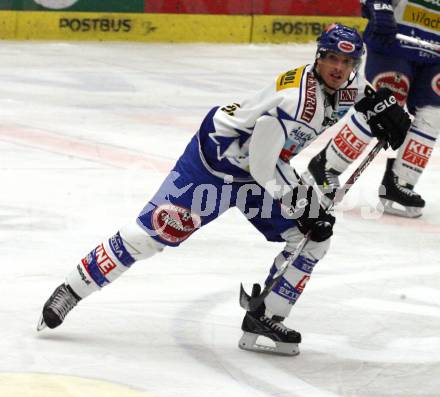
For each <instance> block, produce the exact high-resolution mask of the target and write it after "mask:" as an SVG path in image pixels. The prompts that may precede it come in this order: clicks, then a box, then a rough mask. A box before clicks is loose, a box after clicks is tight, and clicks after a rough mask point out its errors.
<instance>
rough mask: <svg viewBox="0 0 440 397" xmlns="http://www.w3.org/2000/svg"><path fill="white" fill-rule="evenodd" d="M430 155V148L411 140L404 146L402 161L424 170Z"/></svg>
mask: <svg viewBox="0 0 440 397" xmlns="http://www.w3.org/2000/svg"><path fill="white" fill-rule="evenodd" d="M431 153H432V147H429V146H426V145H424V144H423V143H420V142H417V141H415V140H414V139H411V140H410V141H409V142H408V144H407V145H406V148H405V152H404V153H403V160H405V161H407V162H408V163H411V164H414V165H416V166H417V167H420V168H425V167H426V164H427V163H428V160H429V157H430V156H431Z"/></svg>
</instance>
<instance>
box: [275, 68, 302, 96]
mask: <svg viewBox="0 0 440 397" xmlns="http://www.w3.org/2000/svg"><path fill="white" fill-rule="evenodd" d="M304 68H305V66H301V67H300V68H297V69H294V70H289V71H288V72H286V73H283V74H282V75H280V76H279V77H278V79H277V91H280V90H284V89H286V88H298V87H299V86H300V84H301V77H302V75H303V72H304Z"/></svg>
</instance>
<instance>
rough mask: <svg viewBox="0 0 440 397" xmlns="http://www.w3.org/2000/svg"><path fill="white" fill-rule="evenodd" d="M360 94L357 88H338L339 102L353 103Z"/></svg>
mask: <svg viewBox="0 0 440 397" xmlns="http://www.w3.org/2000/svg"><path fill="white" fill-rule="evenodd" d="M357 94H358V90H357V88H344V89H342V90H338V102H339V103H340V104H344V105H346V104H350V105H351V104H353V103H354V101H355V99H356V96H357Z"/></svg>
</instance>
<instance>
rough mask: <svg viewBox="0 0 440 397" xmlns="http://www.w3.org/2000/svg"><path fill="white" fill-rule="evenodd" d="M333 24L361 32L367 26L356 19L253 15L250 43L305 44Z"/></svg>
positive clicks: (365, 21) (361, 20)
mask: <svg viewBox="0 0 440 397" xmlns="http://www.w3.org/2000/svg"><path fill="white" fill-rule="evenodd" d="M333 22H340V23H343V24H344V25H348V26H351V27H353V28H356V29H358V30H359V31H361V32H362V31H363V30H364V29H365V26H366V24H367V20H366V19H362V18H358V17H320V16H313V17H312V16H301V17H294V16H285V15H278V16H269V15H255V16H254V24H253V30H252V42H256V43H289V42H293V43H307V42H310V41H313V40H316V37H317V36H319V35H320V34H321V32H322V31H323V30H325V28H326V27H327V26H328V25H330V24H331V23H333Z"/></svg>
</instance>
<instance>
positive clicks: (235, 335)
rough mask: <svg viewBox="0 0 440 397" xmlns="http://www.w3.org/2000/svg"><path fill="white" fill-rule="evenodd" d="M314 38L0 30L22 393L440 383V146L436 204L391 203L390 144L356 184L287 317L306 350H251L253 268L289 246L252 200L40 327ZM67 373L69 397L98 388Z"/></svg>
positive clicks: (4, 350)
mask: <svg viewBox="0 0 440 397" xmlns="http://www.w3.org/2000/svg"><path fill="white" fill-rule="evenodd" d="M313 54H314V47H313V46H312V45H306V46H299V45H290V46H285V45H277V46H270V45H265V46H255V45H254V46H239V45H237V46H226V45H225V46H220V45H145V44H124V43H55V42H50V43H45V42H38V43H33V42H5V41H3V42H1V45H0V59H1V62H0V87H1V88H0V115H1V116H0V151H1V154H0V164H1V171H0V172H1V185H2V188H1V205H0V233H1V239H0V253H1V258H2V266H1V277H0V291H1V300H0V324H1V327H0V355H1V357H2V359H1V360H0V380H1V379H6V380H7V379H9V381H10V379H11V377H12V375H9V374H11V373H13V374H15V375H17V376H18V375H20V376H21V379H22V382H21V386H22V387H23V389H22V391H21V392H16V393H15V395H14V397H15V396H18V397H27V396H30V395H33V394H31V391H29V390H27V389H26V388H25V386H26V383H27V380H29V382H30V380H31V378H32V377H31V375H30V374H33V373H38V374H60V375H67V376H69V377H70V376H73V377H74V378H72V379H80V378H86V379H95V380H101V381H106V382H111V383H112V384H116V385H120V386H121V385H122V386H124V385H125V386H126V387H129V388H132V389H133V390H134V391H137V392H138V393H139V395H142V396H143V395H145V396H150V397H199V396H200V397H202V396H203V397H205V396H210V397H224V396H234V397H235V396H237V397H260V396H261V397H263V396H264V397H269V396H271V397H275V396H276V397H281V396H282V397H287V396H289V397H330V396H356V397H369V396H374V397H379V396H393V397H396V396H399V397H403V396H405V397H413V396H424V397H427V396H432V397H433V396H440V261H439V255H438V253H439V235H440V190H439V189H438V186H439V185H440V174H439V172H440V153H439V152H434V154H433V157H432V158H431V161H430V164H429V166H428V168H427V170H426V172H425V174H424V175H423V177H422V179H421V181H420V183H419V185H418V186H417V190H418V191H419V192H420V193H421V194H422V195H423V196H424V197H425V199H426V201H427V207H426V209H425V212H424V215H423V217H422V218H420V219H416V220H405V219H401V218H397V217H392V216H381V215H380V213H379V212H378V211H377V210H376V205H377V201H378V200H377V188H378V185H379V183H380V180H381V178H382V174H383V171H384V167H385V160H386V155H387V154H385V153H381V154H380V155H379V157H378V158H377V159H376V160H375V162H374V163H373V164H372V165H371V166H370V168H369V169H368V170H367V172H366V173H365V175H363V176H362V177H361V179H360V180H359V181H358V183H357V185H356V186H355V187H354V188H353V190H352V191H351V192H350V193H349V196H348V197H347V198H346V201H344V204H343V205H342V206H341V207H340V209H339V210H338V221H337V224H336V227H335V236H334V238H333V240H332V247H331V250H330V252H329V253H328V255H327V256H326V257H325V258H324V260H322V261H321V262H320V263H319V264H318V265H317V267H316V268H315V272H314V274H313V277H312V279H311V281H310V282H309V284H308V286H307V288H306V290H305V291H304V294H303V296H302V297H301V299H300V300H299V301H298V303H297V305H296V306H295V307H294V309H293V311H292V315H291V316H290V317H289V318H288V320H286V324H287V325H288V326H290V327H292V328H294V329H296V330H298V331H300V332H301V333H302V335H303V342H302V344H301V345H300V349H301V354H300V355H299V356H296V357H277V356H271V355H265V354H258V353H251V352H245V351H241V350H239V349H238V348H237V342H238V339H239V338H240V336H241V330H240V325H241V320H242V317H243V314H244V312H243V310H242V309H241V308H240V307H239V304H238V293H239V285H240V282H243V283H244V284H245V286H246V287H247V289H248V290H249V289H250V286H251V284H252V283H253V282H257V281H259V282H263V281H264V279H265V277H266V273H267V271H268V269H269V267H270V265H271V263H272V259H273V257H274V256H275V255H276V254H277V253H278V252H279V251H280V250H281V249H282V247H283V245H282V244H277V243H268V242H266V241H265V240H264V238H263V237H262V236H261V235H259V234H258V232H256V231H255V230H254V228H253V227H252V226H251V225H250V224H249V223H248V222H247V221H246V219H245V218H244V217H243V216H242V215H241V214H240V213H239V211H237V210H235V209H232V210H230V211H229V212H227V213H226V214H224V215H223V216H222V217H220V218H219V219H218V220H216V221H215V222H212V223H211V224H209V225H208V226H206V227H205V228H203V229H202V230H201V231H198V232H196V233H195V234H194V235H193V236H192V237H191V238H190V239H189V240H188V241H187V242H185V243H184V244H183V245H182V246H181V247H180V248H178V249H167V250H166V251H165V252H163V253H162V254H160V255H157V256H155V257H154V258H152V259H150V260H148V261H144V262H138V263H136V264H135V265H134V266H133V267H132V268H131V269H130V271H128V272H127V273H125V275H124V276H123V277H122V278H121V279H120V280H118V281H117V282H115V283H114V284H112V285H111V286H109V287H107V288H105V289H103V290H102V291H101V292H99V293H96V294H94V295H92V296H90V297H89V298H87V299H86V300H84V301H83V302H81V303H80V304H79V306H78V307H77V308H75V309H74V310H73V311H72V313H71V314H70V315H69V316H68V318H67V319H66V322H65V323H64V324H63V325H62V326H61V327H59V328H58V329H56V330H53V331H51V330H45V331H43V332H41V333H39V334H38V333H37V332H36V330H35V327H36V323H37V320H38V317H39V315H40V311H41V309H42V306H43V304H44V302H45V301H46V299H47V298H48V296H49V295H50V294H51V293H52V291H53V289H54V288H55V287H56V286H57V285H58V284H60V283H61V282H62V281H63V278H64V277H65V275H66V274H67V273H68V272H70V271H71V269H73V268H74V267H75V266H76V264H77V262H78V261H79V260H80V259H81V258H82V257H84V255H85V254H87V253H88V252H89V251H90V250H91V249H93V248H94V247H95V246H96V245H97V244H98V243H100V242H101V241H102V240H103V239H105V238H108V237H109V236H111V235H113V234H114V233H115V232H116V231H117V230H118V228H119V227H120V226H122V225H123V224H125V223H127V222H128V221H130V220H131V219H133V218H134V217H136V216H137V214H138V212H139V211H140V210H141V209H142V207H143V206H144V204H145V203H146V202H147V201H148V199H149V198H150V196H152V194H153V193H155V191H156V189H157V188H158V186H159V184H160V183H161V181H162V179H163V178H164V177H165V176H166V174H167V172H168V170H170V169H171V167H172V166H173V164H174V161H175V160H176V159H177V157H178V156H179V155H180V153H181V152H182V151H183V149H184V147H185V146H186V144H187V142H188V141H189V139H190V138H191V136H192V135H193V134H194V133H195V132H196V130H197V128H198V125H199V122H200V121H201V119H202V117H203V116H204V114H205V113H206V112H207V111H208V110H209V109H210V108H211V107H212V106H215V105H219V104H229V103H232V102H235V101H240V99H242V98H244V97H245V96H247V95H248V94H249V93H251V92H253V91H256V90H258V89H259V88H261V87H263V86H264V85H266V84H268V83H269V82H270V81H272V79H274V78H275V77H276V76H277V75H278V74H279V73H281V72H284V71H286V70H289V69H291V68H293V67H295V66H299V65H301V64H304V63H310V62H311V61H312V60H313V56H314V55H313ZM327 139H329V137H328V136H326V135H325V134H324V135H323V136H321V137H320V138H319V139H318V140H317V141H316V143H314V144H313V145H312V146H311V147H310V148H308V149H307V150H306V151H304V152H303V153H302V154H301V155H300V156H299V157H298V158H297V159H295V160H294V164H295V166H296V167H297V168H298V169H299V170H300V171H302V170H304V169H305V167H306V164H307V162H308V160H309V159H310V158H311V156H312V155H313V154H314V153H316V152H317V151H319V149H320V148H322V146H323V145H324V144H325V142H326V141H327ZM390 154H391V153H390ZM2 376H3V378H2ZM5 382H6V381H5ZM5 382H3V386H1V383H2V382H0V395H2V396H5V397H6V396H7V397H9V395H8V394H7V393H6V392H5V391H4V390H5V387H6V386H5V384H6V383H7V382H6V383H5ZM29 385H30V383H29ZM60 385H61V383H60V384H59V385H58V386H59V387H60V389H59V390H61V391H60V392H59V393H58V394H56V393H55V394H54V395H59V396H74V397H77V396H78V395H80V394H78V392H77V389H75V387H74V386H71V389H69V391H66V390H64V389H62V387H61V386H60ZM2 387H3V389H2ZM46 387H47V394H46V395H47V396H48V395H51V396H52V394H50V393H49V392H50V390H49V389H50V388H53V387H54V383H51V384H48V385H47V386H46ZM115 387H116V386H115ZM2 390H3V392H2ZM11 390H12V389H11ZM20 390H21V389H20ZM26 390H27V391H26ZM51 390H52V389H51ZM75 390H76V391H75ZM102 390H104V389H102ZM52 391H53V390H52ZM134 391H133V392H134ZM69 393H70V394H69ZM11 395H12V394H11ZM85 395H86V394H82V395H81V396H82V397H83V396H85ZM94 395H99V394H94ZM101 395H110V394H109V393H107V394H106V393H104V392H103V393H102V394H101ZM116 395H120V396H128V395H129V393H128V392H126V393H123V392H121V393H119V394H118V393H116ZM136 395H138V394H136Z"/></svg>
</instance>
